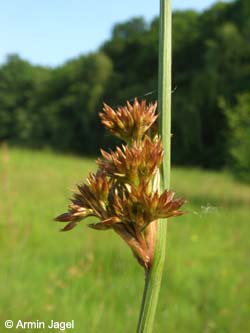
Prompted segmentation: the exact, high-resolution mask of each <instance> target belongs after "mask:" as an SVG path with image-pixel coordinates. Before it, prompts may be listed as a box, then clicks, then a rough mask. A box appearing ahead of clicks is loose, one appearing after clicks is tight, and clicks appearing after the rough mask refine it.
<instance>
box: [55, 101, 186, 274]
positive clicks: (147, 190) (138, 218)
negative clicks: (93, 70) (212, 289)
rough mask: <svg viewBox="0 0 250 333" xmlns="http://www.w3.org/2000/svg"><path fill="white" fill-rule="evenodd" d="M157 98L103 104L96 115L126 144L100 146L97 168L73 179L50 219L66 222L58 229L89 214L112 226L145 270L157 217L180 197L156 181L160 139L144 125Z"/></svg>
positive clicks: (101, 226)
mask: <svg viewBox="0 0 250 333" xmlns="http://www.w3.org/2000/svg"><path fill="white" fill-rule="evenodd" d="M156 107H157V104H156V103H154V104H149V105H147V104H146V101H145V100H143V101H141V102H139V101H138V100H137V99H135V100H134V103H133V104H130V103H129V102H127V105H126V106H124V107H120V108H118V109H117V110H113V109H112V108H111V107H110V106H108V105H106V104H104V108H103V112H102V113H100V118H101V121H102V123H103V125H104V126H105V127H106V128H107V129H109V130H110V132H111V133H112V134H113V135H115V136H117V137H119V138H121V139H122V140H123V141H124V142H125V143H126V144H123V145H122V146H121V147H116V150H115V151H111V152H107V151H104V150H101V154H102V157H101V158H99V159H98V160H97V164H98V166H99V168H98V170H97V172H96V173H95V174H94V173H90V174H89V176H88V178H87V181H86V182H85V183H83V184H80V185H78V190H77V191H76V192H75V193H74V195H73V198H72V199H71V204H70V205H69V209H68V211H67V212H66V213H63V214H61V215H59V216H58V217H56V219H55V220H56V221H60V222H67V224H66V226H65V227H64V228H63V229H62V231H69V230H71V229H73V228H74V227H76V226H77V225H78V224H79V222H81V221H82V220H83V219H85V218H87V217H90V216H94V217H96V218H97V219H98V221H97V222H96V223H90V224H88V226H89V227H90V228H92V229H96V230H108V229H112V230H114V231H115V232H116V233H117V234H118V235H119V236H120V237H121V238H122V239H123V240H124V241H125V242H126V243H127V244H128V246H129V247H130V248H131V250H132V251H133V253H134V255H135V257H136V258H137V260H138V262H139V263H140V264H141V265H142V266H143V267H144V268H145V270H146V272H148V271H149V270H150V267H151V266H152V263H153V258H154V244H155V234H156V228H157V220H158V219H162V218H168V217H171V216H179V215H181V214H182V211H180V210H179V208H180V207H181V206H182V204H183V203H184V200H183V199H175V198H174V192H172V191H170V190H164V191H163V192H162V193H160V191H159V189H158V188H157V187H156V182H157V179H158V178H159V168H160V166H161V164H162V162H163V146H162V141H161V139H160V137H159V135H158V134H157V133H154V131H152V132H150V128H151V127H152V125H153V124H154V123H155V121H156V119H157V114H156Z"/></svg>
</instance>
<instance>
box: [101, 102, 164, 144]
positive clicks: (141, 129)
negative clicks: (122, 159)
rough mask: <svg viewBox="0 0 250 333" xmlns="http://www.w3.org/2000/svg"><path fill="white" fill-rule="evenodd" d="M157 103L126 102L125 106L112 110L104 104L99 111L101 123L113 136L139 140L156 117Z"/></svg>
mask: <svg viewBox="0 0 250 333" xmlns="http://www.w3.org/2000/svg"><path fill="white" fill-rule="evenodd" d="M156 107H157V103H156V102H155V103H154V104H152V103H150V104H149V105H147V104H146V101H145V100H142V101H141V102H139V101H138V100H137V99H135V100H134V103H133V104H130V103H129V102H127V105H126V106H123V107H118V108H117V110H113V109H112V108H111V107H110V106H108V105H107V104H104V107H103V112H102V113H100V114H99V115H100V118H101V122H102V124H103V125H104V126H105V127H106V128H107V129H108V130H109V131H110V132H111V133H112V134H113V135H115V136H117V137H118V138H120V139H122V140H124V141H126V142H131V141H133V140H135V141H138V140H140V139H141V138H142V137H143V136H144V134H145V133H146V132H147V131H148V129H149V128H150V127H151V126H152V125H153V123H154V122H155V121H156V119H157V115H156Z"/></svg>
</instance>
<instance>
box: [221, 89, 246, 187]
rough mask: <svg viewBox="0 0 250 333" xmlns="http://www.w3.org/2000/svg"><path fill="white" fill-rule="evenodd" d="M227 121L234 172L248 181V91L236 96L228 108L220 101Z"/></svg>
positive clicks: (229, 148)
mask: <svg viewBox="0 0 250 333" xmlns="http://www.w3.org/2000/svg"><path fill="white" fill-rule="evenodd" d="M221 106H222V108H223V109H224V111H225V115H226V118H227V121H228V134H229V136H230V140H229V141H228V150H229V154H230V164H231V166H232V170H233V171H234V174H235V175H236V176H237V177H238V178H239V179H241V180H243V181H245V182H248V183H250V172H249V170H250V153H249V152H250V139H249V138H250V93H249V92H247V93H244V94H241V95H239V96H237V104H236V105H235V106H234V107H232V108H230V107H229V106H227V105H226V104H225V102H223V101H221Z"/></svg>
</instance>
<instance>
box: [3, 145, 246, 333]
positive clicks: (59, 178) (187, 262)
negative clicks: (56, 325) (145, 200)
mask: <svg viewBox="0 0 250 333" xmlns="http://www.w3.org/2000/svg"><path fill="white" fill-rule="evenodd" d="M0 154H1V156H0V184H1V185H0V186H1V193H0V211H1V220H0V229H1V233H0V251H1V252H0V258H1V274H0V295H1V309H0V319H1V327H0V332H4V331H5V328H4V324H3V323H4V321H5V320H6V319H12V320H14V321H17V320H18V319H22V320H23V321H34V320H37V319H38V320H41V321H45V322H49V321H50V319H53V320H58V321H67V320H72V319H74V320H75V330H74V331H72V330H68V331H69V332H88V333H96V332H117V333H118V332H121V333H123V332H134V331H135V327H136V322H137V316H138V311H139V307H140V301H141V294H142V290H143V271H142V269H141V268H140V267H139V265H138V264H137V262H136V260H134V259H133V257H132V255H131V253H130V251H129V249H128V248H127V247H126V246H125V244H124V243H123V241H122V240H120V239H119V238H118V236H117V235H115V234H113V233H112V232H110V231H107V232H98V231H95V230H91V229H89V228H87V227H86V226H85V225H84V222H83V223H81V224H80V225H79V226H78V227H77V228H75V229H74V230H72V231H71V232H68V233H59V232H58V230H59V229H60V227H61V226H62V225H60V223H56V222H53V221H52V218H53V217H54V216H56V215H58V214H59V213H62V212H63V211H65V210H66V207H67V205H68V198H69V197H70V196H71V192H70V189H74V186H75V184H76V183H78V182H79V181H80V180H84V179H85V177H86V176H87V173H88V171H90V170H92V169H93V168H95V165H94V162H93V161H92V160H88V159H81V158H76V157H73V156H66V157H65V156H61V155H55V154H52V153H50V152H33V151H28V150H16V149H10V150H8V149H7V148H2V149H1V150H0ZM171 187H172V188H173V189H174V190H175V191H176V192H177V193H178V195H181V196H184V197H185V198H187V199H188V201H189V203H188V204H187V205H186V210H187V212H188V214H186V215H184V216H183V217H180V218H178V219H174V218H173V219H172V220H170V222H169V227H168V243H167V263H166V270H165V274H164V277H163V287H162V291H161V295H160V303H159V306H158V311H157V318H156V325H155V332H157V333H159V332H162V333H164V332H168V333H174V332H175V333H176V332H178V333H189V332H190V333H208V332H218V333H224V332H225V333H230V332H232V333H236V332H242V333H246V332H249V331H250V316H249V309H250V266H249V253H250V244H249V232H250V224H249V216H250V210H249V206H250V188H249V187H247V186H244V185H242V184H239V183H236V182H235V181H234V180H232V179H231V178H230V176H229V175H228V174H226V173H213V172H205V171H201V170H198V169H197V170H196V169H179V168H178V169H174V170H173V171H172V186H171ZM6 331H8V332H11V331H17V330H14V329H13V330H7V329H6ZM20 331H21V330H20ZM22 331H24V330H22ZM33 331H35V332H44V330H39V329H36V330H33ZM25 332H32V330H30V331H29V330H26V331H25Z"/></svg>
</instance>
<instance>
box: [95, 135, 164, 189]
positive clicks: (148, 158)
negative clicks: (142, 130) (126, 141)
mask: <svg viewBox="0 0 250 333" xmlns="http://www.w3.org/2000/svg"><path fill="white" fill-rule="evenodd" d="M101 153H102V156H103V159H99V160H98V161H97V163H98V165H99V167H100V168H101V169H102V170H105V172H106V173H107V174H108V175H109V176H111V177H115V178H117V179H120V180H121V181H124V182H129V183H132V184H139V182H140V179H143V180H144V181H148V180H149V179H152V177H153V176H154V174H155V173H156V171H157V170H158V168H159V166H160V165H161V163H162V159H163V148H162V143H161V140H160V139H159V138H157V139H155V140H154V141H152V140H151V139H150V138H149V137H148V136H145V138H144V139H143V140H142V141H141V142H140V143H139V142H137V141H135V142H134V143H133V144H132V145H131V146H130V147H129V146H124V145H122V147H121V148H120V147H117V148H116V151H114V152H111V153H108V152H106V151H104V150H101Z"/></svg>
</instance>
